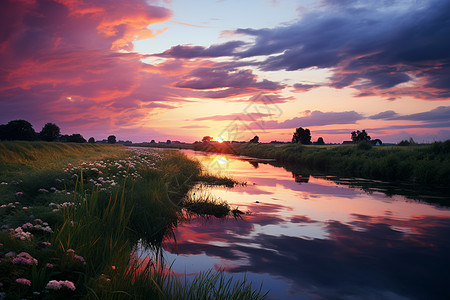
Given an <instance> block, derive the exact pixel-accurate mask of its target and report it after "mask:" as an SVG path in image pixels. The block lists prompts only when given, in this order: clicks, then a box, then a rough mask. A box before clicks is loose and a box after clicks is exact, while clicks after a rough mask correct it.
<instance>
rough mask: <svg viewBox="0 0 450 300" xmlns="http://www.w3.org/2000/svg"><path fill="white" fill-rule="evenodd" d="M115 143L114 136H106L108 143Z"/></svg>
mask: <svg viewBox="0 0 450 300" xmlns="http://www.w3.org/2000/svg"><path fill="white" fill-rule="evenodd" d="M115 143H116V136H115V135H110V136H108V144H115Z"/></svg>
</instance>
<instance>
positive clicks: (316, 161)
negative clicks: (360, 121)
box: [192, 140, 450, 186]
mask: <svg viewBox="0 0 450 300" xmlns="http://www.w3.org/2000/svg"><path fill="white" fill-rule="evenodd" d="M192 148H193V150H197V151H206V152H215V153H227V154H235V155H245V156H250V157H255V158H263V159H273V160H274V161H276V162H277V163H280V164H282V165H283V166H288V167H290V168H297V169H301V170H303V171H307V172H310V173H311V174H326V175H334V176H348V177H363V178H370V179H377V180H386V181H392V182H402V181H403V182H409V183H418V184H433V185H436V186H438V185H442V186H450V140H447V141H445V142H435V143H432V144H427V145H411V146H372V145H370V144H368V143H360V144H355V145H325V146H317V145H302V144H281V145H278V144H262V143H236V144H235V143H203V144H202V143H199V144H194V145H193V147H192Z"/></svg>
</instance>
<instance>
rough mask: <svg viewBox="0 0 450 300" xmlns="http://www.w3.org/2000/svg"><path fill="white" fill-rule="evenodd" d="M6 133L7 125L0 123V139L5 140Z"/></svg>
mask: <svg viewBox="0 0 450 300" xmlns="http://www.w3.org/2000/svg"><path fill="white" fill-rule="evenodd" d="M7 135H8V127H7V126H6V125H5V124H1V125H0V141H1V140H6V139H7Z"/></svg>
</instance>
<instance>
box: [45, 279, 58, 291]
mask: <svg viewBox="0 0 450 300" xmlns="http://www.w3.org/2000/svg"><path fill="white" fill-rule="evenodd" d="M45 288H46V289H48V290H55V291H57V290H59V289H60V288H61V283H59V281H57V280H50V281H49V282H48V283H47V285H46V286H45Z"/></svg>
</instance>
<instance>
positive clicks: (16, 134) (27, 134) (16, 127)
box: [0, 120, 116, 144]
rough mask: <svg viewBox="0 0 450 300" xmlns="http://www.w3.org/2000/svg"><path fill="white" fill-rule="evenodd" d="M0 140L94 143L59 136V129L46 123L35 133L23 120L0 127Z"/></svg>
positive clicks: (112, 138) (113, 139) (78, 137)
mask: <svg viewBox="0 0 450 300" xmlns="http://www.w3.org/2000/svg"><path fill="white" fill-rule="evenodd" d="M0 140H7V141H38V140H40V141H47V142H67V143H86V142H89V143H95V139H94V138H93V137H91V138H89V141H86V139H85V138H84V137H83V136H82V135H81V134H79V133H74V134H70V135H68V134H61V129H60V128H59V126H58V125H56V124H54V123H46V124H45V125H44V127H42V129H41V131H40V132H36V131H35V130H34V128H33V125H31V123H30V122H28V121H25V120H13V121H10V122H8V123H7V124H1V125H0ZM107 142H108V143H109V144H115V143H116V137H115V136H114V135H110V136H109V137H108V139H107Z"/></svg>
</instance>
